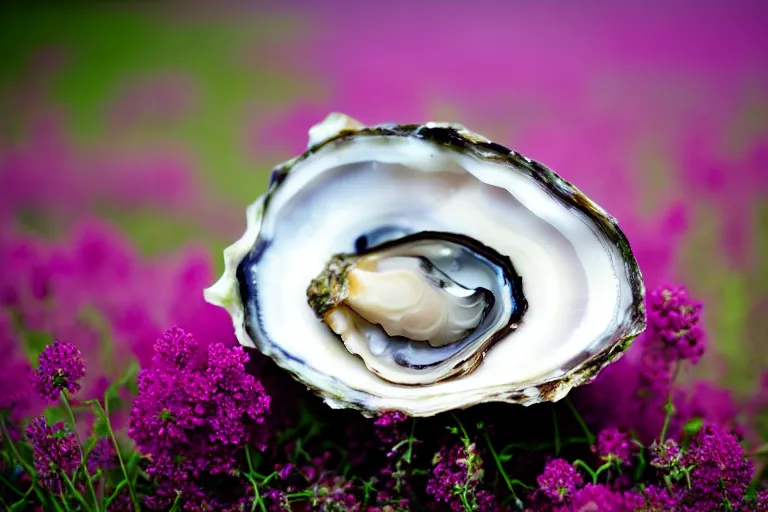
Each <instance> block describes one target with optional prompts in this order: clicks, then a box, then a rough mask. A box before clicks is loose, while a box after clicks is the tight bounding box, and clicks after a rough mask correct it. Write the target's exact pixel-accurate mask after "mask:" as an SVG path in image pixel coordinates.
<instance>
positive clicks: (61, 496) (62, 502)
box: [51, 493, 88, 512]
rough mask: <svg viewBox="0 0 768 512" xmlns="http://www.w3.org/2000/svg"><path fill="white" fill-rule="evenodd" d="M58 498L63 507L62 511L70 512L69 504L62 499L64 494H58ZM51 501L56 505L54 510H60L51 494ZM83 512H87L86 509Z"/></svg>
mask: <svg viewBox="0 0 768 512" xmlns="http://www.w3.org/2000/svg"><path fill="white" fill-rule="evenodd" d="M59 498H61V504H62V505H64V510H66V512H72V509H70V508H69V503H67V499H66V498H65V497H64V494H62V493H59ZM51 501H52V502H53V503H54V505H56V510H61V507H60V506H59V503H58V502H57V501H56V496H54V495H53V493H51ZM85 510H88V509H87V508H86V509H85Z"/></svg>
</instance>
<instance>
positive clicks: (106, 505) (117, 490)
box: [104, 480, 128, 510]
mask: <svg viewBox="0 0 768 512" xmlns="http://www.w3.org/2000/svg"><path fill="white" fill-rule="evenodd" d="M127 483H128V480H123V481H122V482H120V483H119V484H117V485H116V486H115V490H114V491H113V492H112V494H111V495H110V496H109V497H108V498H107V501H106V502H104V510H108V509H109V506H110V505H111V504H112V502H113V501H115V500H116V499H117V495H118V494H120V491H122V490H123V487H125V486H126V484H127Z"/></svg>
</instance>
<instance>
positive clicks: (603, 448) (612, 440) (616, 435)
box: [592, 428, 635, 464]
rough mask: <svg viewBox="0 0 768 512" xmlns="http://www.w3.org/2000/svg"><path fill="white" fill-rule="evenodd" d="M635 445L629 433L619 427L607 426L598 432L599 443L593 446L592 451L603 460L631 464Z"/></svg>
mask: <svg viewBox="0 0 768 512" xmlns="http://www.w3.org/2000/svg"><path fill="white" fill-rule="evenodd" d="M634 447H635V445H634V443H633V441H632V438H631V437H630V436H629V434H627V433H625V432H621V431H620V430H619V429H617V428H607V429H605V430H603V431H601V432H600V434H598V436H597V443H596V444H595V445H594V446H593V447H592V451H593V452H595V453H596V454H597V455H598V456H599V457H600V458H601V459H602V460H603V461H606V462H617V463H619V464H629V463H630V462H631V458H632V453H633V451H634Z"/></svg>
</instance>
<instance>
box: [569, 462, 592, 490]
mask: <svg viewBox="0 0 768 512" xmlns="http://www.w3.org/2000/svg"><path fill="white" fill-rule="evenodd" d="M573 465H574V467H581V468H584V469H585V470H587V473H589V476H591V477H592V483H593V484H596V483H597V473H595V471H594V470H593V469H592V468H591V467H589V464H587V463H586V462H584V461H583V460H581V459H576V460H575V461H573Z"/></svg>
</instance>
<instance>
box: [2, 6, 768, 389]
mask: <svg viewBox="0 0 768 512" xmlns="http://www.w3.org/2000/svg"><path fill="white" fill-rule="evenodd" d="M210 5H211V6H204V5H193V4H185V5H180V4H174V3H164V4H163V5H156V4H150V3H144V2H136V3H133V4H112V3H99V2H93V3H91V2H89V3H82V4H81V3H69V4H67V5H54V4H50V5H47V6H46V5H37V6H36V7H35V8H34V9H32V8H16V9H10V8H3V10H2V14H0V229H2V236H1V237H0V253H2V257H3V264H2V270H1V272H2V274H1V275H0V279H2V282H0V285H2V292H3V294H2V298H3V301H4V302H3V304H4V311H3V315H5V320H3V322H5V324H7V325H8V329H6V331H8V333H9V336H10V337H11V338H12V339H13V340H14V341H13V343H14V344H15V349H14V350H17V351H18V352H20V353H23V354H24V355H25V356H26V357H28V358H32V357H34V355H35V354H36V353H37V351H39V349H40V347H42V346H43V345H44V344H45V343H46V342H47V341H49V340H50V338H51V337H58V338H77V339H70V341H75V342H78V343H79V345H81V346H85V345H87V343H88V341H87V340H83V339H82V338H83V336H86V335H85V334H83V332H84V331H83V326H84V325H86V326H88V332H89V333H91V334H89V335H88V336H91V337H92V338H93V339H92V340H91V342H93V346H94V347H96V348H94V349H93V350H92V351H91V352H92V354H97V356H93V357H97V360H98V361H100V362H99V363H97V364H98V365H100V366H101V368H102V369H103V370H104V371H105V372H106V373H109V372H119V371H120V369H121V368H122V367H123V366H125V365H126V364H128V361H131V360H133V359H138V361H139V362H146V360H147V358H148V357H149V356H150V353H151V345H152V342H153V340H154V339H155V338H156V337H157V335H158V334H159V333H160V332H161V331H162V329H164V328H166V327H168V326H170V325H172V324H180V325H182V326H184V327H186V328H188V329H189V330H191V331H192V332H194V333H195V334H197V335H198V337H199V338H206V337H208V338H209V339H210V341H222V340H221V339H215V340H214V339H212V338H221V337H226V338H228V339H231V336H232V335H231V326H230V325H229V323H228V322H229V320H228V318H227V317H226V314H224V313H223V312H221V311H218V310H216V309H215V308H212V307H208V306H207V305H206V304H204V303H203V302H202V298H201V289H202V288H203V287H204V286H207V285H208V284H210V283H211V282H212V281H213V280H214V279H215V277H216V275H217V274H218V273H219V272H220V271H221V269H222V266H223V265H222V261H221V257H220V254H221V251H222V250H223V248H224V247H225V246H226V245H228V244H229V243H231V242H232V241H233V240H235V239H236V238H237V237H239V235H240V234H241V232H242V231H243V229H244V224H245V223H244V215H243V212H244V209H245V207H246V205H247V204H249V203H250V202H251V201H253V200H254V199H255V198H256V197H257V196H258V195H259V194H261V193H262V192H263V191H264V190H265V187H266V184H267V181H268V177H269V171H270V169H271V168H272V167H273V166H274V165H275V164H277V163H279V162H281V161H283V160H286V159H288V158H290V157H291V156H293V155H294V154H296V153H297V152H300V151H301V150H302V148H303V147H304V146H305V144H306V132H307V129H308V128H309V127H310V126H311V125H312V124H314V123H316V122H318V121H320V120H321V119H322V118H323V117H325V115H327V113H329V112H331V111H341V112H344V113H346V114H349V115H351V116H353V117H355V118H357V119H359V120H361V121H363V122H365V123H367V124H375V123H379V122H408V123H410V122H425V121H430V120H432V121H457V122H461V123H463V124H465V125H467V126H468V127H470V128H471V129H472V130H474V131H477V132H479V133H482V134H484V135H486V136H488V137H490V138H492V139H494V140H496V141H498V142H500V143H502V144H505V145H507V146H510V147H512V148H515V149H516V150H518V151H520V152H521V153H523V154H524V155H526V156H529V157H531V158H535V159H537V160H540V161H542V162H544V163H545V164H547V165H549V166H550V167H552V168H553V169H555V170H556V171H557V172H559V173H560V174H561V175H562V176H563V177H564V178H566V179H567V180H569V181H571V182H572V183H574V184H575V185H577V186H578V187H579V188H581V189H582V190H583V191H584V192H585V193H587V194H588V195H589V196H590V197H592V198H593V199H594V200H595V201H597V202H598V203H599V204H601V205H602V206H603V207H605V208H606V209H607V210H608V211H609V212H610V213H611V214H613V215H614V216H616V217H617V218H618V220H619V222H620V225H621V226H622V228H623V229H624V230H625V232H626V233H627V235H628V237H629V239H630V241H631V243H632V246H633V248H634V250H635V251H636V253H637V256H638V259H639V261H640V264H641V267H642V269H643V271H644V273H645V275H646V279H647V284H648V286H649V287H653V286H655V285H659V284H662V283H663V282H667V281H671V282H672V283H682V284H685V285H687V286H688V288H689V289H690V290H691V293H692V295H694V296H695V297H697V298H699V299H700V300H703V301H704V302H705V305H706V306H705V308H706V309H705V314H706V324H707V328H708V330H709V333H710V335H709V340H710V346H711V347H712V348H711V349H710V350H709V351H708V353H707V356H706V358H705V360H704V361H703V362H702V364H700V365H699V366H697V367H696V368H695V370H693V371H692V373H691V375H687V376H686V378H693V377H696V378H705V379H710V380H714V381H718V382H721V383H725V384H726V385H728V386H729V387H731V388H732V389H733V390H734V391H735V392H736V393H737V394H739V393H746V392H747V391H749V390H750V389H753V388H754V387H755V384H756V382H757V380H758V378H759V375H760V373H761V371H762V370H764V369H765V368H768V264H766V261H767V259H768V203H767V202H766V198H767V197H768V196H767V193H768V30H766V27H767V26H768V4H766V3H765V2H761V1H755V2H749V1H734V0H731V1H725V0H723V1H714V0H712V1H696V2H660V1H651V2H594V1H587V2H585V1H579V2H547V1H545V2H530V1H506V2H478V3H472V2H458V1H452V0H444V1H425V2H403V1H390V2H335V1H324V2H288V3H283V2H281V3H279V6H278V5H277V3H275V5H273V6H270V7H265V6H262V5H258V3H252V4H248V5H237V4H228V5H227V6H221V5H219V6H217V7H215V8H214V7H212V5H213V4H210ZM20 283H21V284H20ZM41 283H42V284H41ZM36 287H37V288H36ZM23 290H32V291H31V292H29V291H26V292H25V291H23ZM36 290H37V291H36ZM9 297H10V298H9ZM222 315H223V316H222ZM3 322H0V323H3ZM9 339H10V338H9ZM89 361H91V360H90V359H89ZM91 364H93V362H91ZM94 386H96V387H98V383H94Z"/></svg>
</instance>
